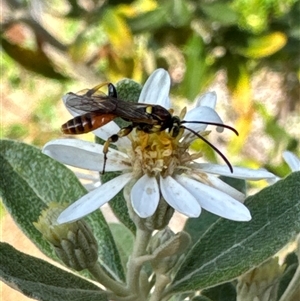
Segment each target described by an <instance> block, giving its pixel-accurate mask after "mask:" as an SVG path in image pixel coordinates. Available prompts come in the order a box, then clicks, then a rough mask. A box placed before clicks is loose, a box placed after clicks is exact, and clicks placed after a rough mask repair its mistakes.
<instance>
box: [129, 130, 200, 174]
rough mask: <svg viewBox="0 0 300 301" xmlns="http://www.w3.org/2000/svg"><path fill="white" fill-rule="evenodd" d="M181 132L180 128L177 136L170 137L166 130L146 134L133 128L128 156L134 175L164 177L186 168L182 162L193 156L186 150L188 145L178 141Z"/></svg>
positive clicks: (190, 159)
mask: <svg viewBox="0 0 300 301" xmlns="http://www.w3.org/2000/svg"><path fill="white" fill-rule="evenodd" d="M183 132H184V130H183V129H181V130H180V133H179V135H177V137H172V136H171V135H170V134H169V133H168V132H167V131H162V132H157V133H151V134H147V133H145V132H143V131H138V130H134V131H133V132H132V133H131V134H130V139H131V142H132V150H131V151H130V153H129V156H130V158H131V160H132V166H133V171H134V173H135V174H136V176H137V177H139V176H141V175H142V174H148V175H149V176H157V175H159V174H160V175H161V176H163V177H166V176H168V175H173V174H174V171H175V170H177V172H178V173H180V169H181V170H182V169H184V168H187V167H186V166H184V164H186V163H187V162H191V161H192V160H193V159H195V158H194V155H190V154H189V152H188V147H189V145H186V143H181V142H180V140H181V138H182V135H183ZM197 157H199V154H198V155H197Z"/></svg>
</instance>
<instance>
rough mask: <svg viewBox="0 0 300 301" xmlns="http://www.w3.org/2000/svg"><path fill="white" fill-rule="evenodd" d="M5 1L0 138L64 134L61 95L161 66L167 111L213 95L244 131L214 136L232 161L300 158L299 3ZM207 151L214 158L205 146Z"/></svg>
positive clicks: (278, 166)
mask: <svg viewBox="0 0 300 301" xmlns="http://www.w3.org/2000/svg"><path fill="white" fill-rule="evenodd" d="M1 5H2V15H3V18H2V26H1V44H2V53H1V56H2V59H1V62H0V64H1V71H2V72H1V75H2V83H3V88H2V107H3V112H4V113H3V114H2V122H1V135H2V137H5V138H11V139H17V140H21V141H24V142H28V143H32V144H34V145H36V146H42V145H43V144H44V143H46V142H47V141H49V140H50V139H53V138H57V137H61V136H62V135H61V133H60V131H59V128H60V125H61V124H62V123H64V122H65V121H66V120H67V119H69V118H70V116H69V115H68V113H67V112H66V110H65V108H64V107H63V105H62V104H61V96H62V95H63V94H65V93H66V92H68V91H73V92H76V91H78V90H81V89H84V88H88V87H92V86H93V85H96V84H98V83H100V82H103V81H107V80H108V81H111V82H113V83H114V82H117V81H118V80H120V79H122V78H124V77H129V78H133V79H135V80H136V81H137V82H140V83H143V82H144V81H145V79H146V78H147V77H148V75H149V74H150V73H151V72H152V71H153V70H154V69H156V68H158V67H163V68H165V69H167V70H168V71H169V73H170V75H171V78H172V90H171V92H172V94H173V96H174V99H175V100H176V102H175V107H176V106H178V107H182V106H185V105H187V103H188V102H191V101H193V99H194V98H195V97H196V96H197V95H198V94H201V93H203V92H205V91H207V90H216V91H217V94H218V99H219V103H218V108H217V109H218V110H220V111H221V112H220V115H221V116H222V117H224V120H225V122H226V123H228V124H230V125H233V126H235V127H236V129H237V130H238V131H239V133H240V136H239V137H237V138H236V137H232V135H230V134H229V135H227V134H226V133H225V134H224V135H222V138H218V139H221V140H218V141H214V140H213V139H214V137H213V135H212V137H211V138H212V142H213V143H215V144H217V146H218V147H219V148H220V149H222V152H224V153H226V156H228V158H229V159H230V161H231V162H232V163H233V164H239V165H243V166H248V167H254V168H255V167H259V166H264V167H266V168H268V169H269V170H270V171H272V172H274V173H275V174H277V175H278V176H285V175H286V174H287V171H288V167H287V166H286V164H285V163H283V161H282V158H281V154H282V151H283V150H290V151H292V152H294V153H295V154H297V155H298V156H299V155H300V152H299V140H300V133H299V129H298V126H299V123H300V101H299V97H300V95H299V90H300V89H299V78H300V71H299V48H300V24H299V20H298V18H299V14H300V2H299V1H297V0H287V1H284V3H283V1H281V0H260V1H257V0H248V1H245V0H234V1H220V0H219V1H197V0H136V1H130V0H124V1H118V0H112V1H97V0H88V1H83V0H82V1H80V0H63V1H58V0H54V1H47V0H44V1H34V0H27V1H25V0H20V1H17V0H6V1H4V2H3V3H2V4H1ZM178 111H180V110H178ZM178 111H177V112H178ZM194 147H195V148H199V147H203V146H202V145H195V146H194ZM207 156H208V157H209V158H210V159H213V160H215V159H216V158H214V154H212V153H211V152H210V151H209V150H208V151H207Z"/></svg>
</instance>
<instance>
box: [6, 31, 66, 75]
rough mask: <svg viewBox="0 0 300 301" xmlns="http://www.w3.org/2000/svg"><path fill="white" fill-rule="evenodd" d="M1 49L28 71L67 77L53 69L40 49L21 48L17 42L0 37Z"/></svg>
mask: <svg viewBox="0 0 300 301" xmlns="http://www.w3.org/2000/svg"><path fill="white" fill-rule="evenodd" d="M1 45H2V48H3V50H4V51H5V52H6V53H7V54H8V55H9V56H10V57H11V58H12V59H13V60H14V61H16V62H17V63H19V64H20V65H21V66H22V67H24V68H25V69H27V70H29V71H33V72H35V73H38V74H41V75H43V76H45V77H48V78H53V79H58V80H67V79H68V77H66V76H64V75H62V74H61V73H58V72H57V71H55V68H54V66H53V63H52V62H51V61H50V59H49V58H48V57H47V56H46V54H45V53H44V52H43V51H42V49H37V50H36V51H33V50H30V49H26V48H23V47H21V46H19V45H17V44H11V43H10V42H9V41H8V40H6V39H4V38H3V37H2V38H1Z"/></svg>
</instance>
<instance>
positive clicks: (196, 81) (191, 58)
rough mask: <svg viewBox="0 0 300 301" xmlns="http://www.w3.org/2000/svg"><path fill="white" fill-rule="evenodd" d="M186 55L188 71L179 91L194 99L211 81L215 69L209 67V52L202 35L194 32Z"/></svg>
mask: <svg viewBox="0 0 300 301" xmlns="http://www.w3.org/2000/svg"><path fill="white" fill-rule="evenodd" d="M184 55H185V58H186V73H185V76H184V79H183V82H182V84H181V85H180V88H179V91H178V92H179V93H181V94H182V95H184V96H185V97H187V98H188V99H190V100H193V99H194V98H195V97H196V96H197V95H198V94H199V93H200V92H201V91H202V90H203V88H204V87H205V86H206V85H207V84H208V83H209V82H210V81H211V79H212V72H213V70H209V69H208V65H207V62H206V58H207V54H206V53H205V49H204V43H203V41H202V39H201V37H200V36H198V35H196V34H194V35H193V36H192V37H191V38H190V39H189V40H188V41H187V43H186V46H185V49H184Z"/></svg>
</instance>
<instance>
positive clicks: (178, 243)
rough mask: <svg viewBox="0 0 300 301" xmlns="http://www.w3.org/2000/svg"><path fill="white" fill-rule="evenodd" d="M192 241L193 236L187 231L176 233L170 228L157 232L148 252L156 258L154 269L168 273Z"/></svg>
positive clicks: (153, 264) (153, 262)
mask: <svg viewBox="0 0 300 301" xmlns="http://www.w3.org/2000/svg"><path fill="white" fill-rule="evenodd" d="M190 243H191V238H190V236H189V234H188V233H186V232H178V233H177V234H174V232H173V231H172V230H170V229H169V228H165V229H164V230H163V231H160V232H158V233H156V234H155V235H154V236H153V237H152V239H151V241H150V243H149V246H148V252H149V253H150V254H152V255H153V256H154V257H155V259H153V260H152V261H151V265H152V268H153V270H154V271H155V272H156V273H158V274H166V273H167V272H169V271H170V270H171V269H172V268H174V266H176V263H177V261H178V260H179V258H180V256H181V254H182V253H183V252H184V251H185V250H186V249H187V247H188V246H189V244H190Z"/></svg>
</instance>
